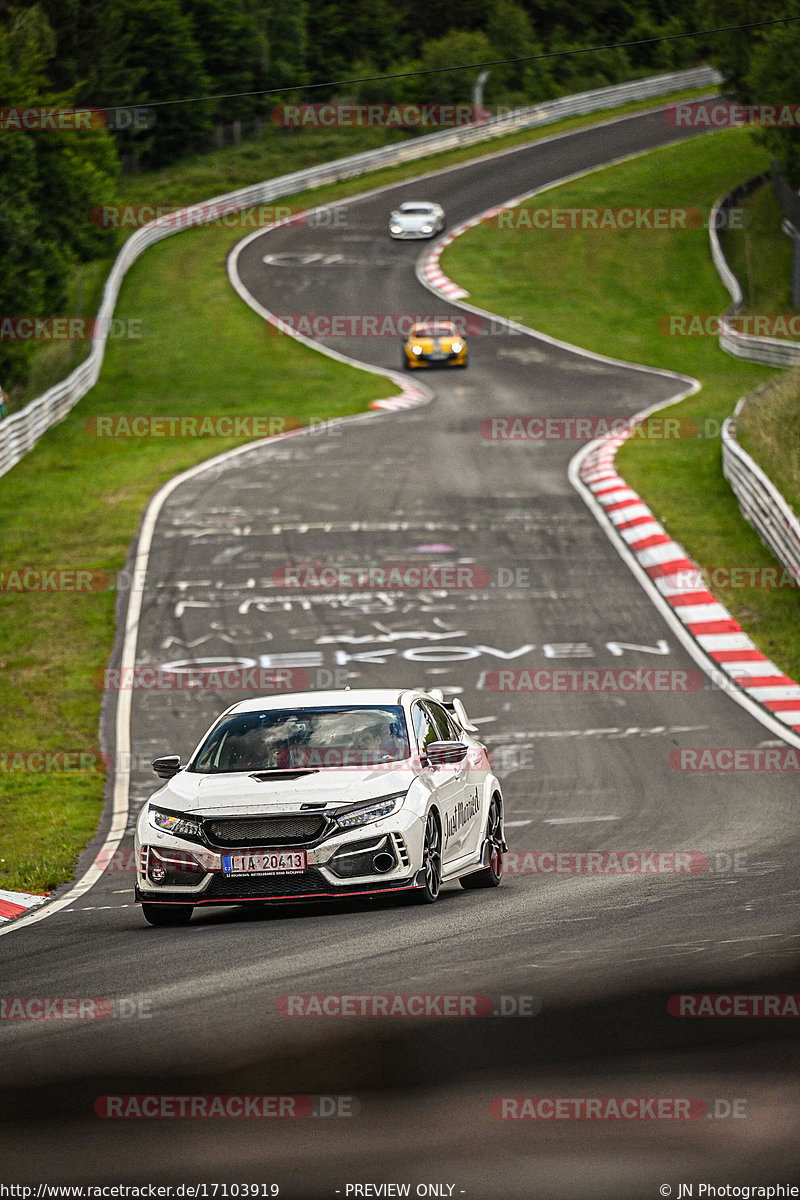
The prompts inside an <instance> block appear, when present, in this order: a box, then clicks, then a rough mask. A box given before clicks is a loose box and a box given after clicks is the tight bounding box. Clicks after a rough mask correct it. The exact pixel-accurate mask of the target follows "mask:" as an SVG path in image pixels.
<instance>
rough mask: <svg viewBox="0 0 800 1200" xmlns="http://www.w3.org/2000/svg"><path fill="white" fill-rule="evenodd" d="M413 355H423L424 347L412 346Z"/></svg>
mask: <svg viewBox="0 0 800 1200" xmlns="http://www.w3.org/2000/svg"><path fill="white" fill-rule="evenodd" d="M411 353H412V354H422V346H412V347H411Z"/></svg>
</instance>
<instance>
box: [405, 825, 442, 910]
mask: <svg viewBox="0 0 800 1200" xmlns="http://www.w3.org/2000/svg"><path fill="white" fill-rule="evenodd" d="M423 872H424V876H423V878H424V882H423V884H422V886H421V887H418V888H415V890H414V891H413V892H412V893H411V898H412V900H413V901H414V903H415V904H435V903H436V900H437V899H438V896H439V891H440V889H441V886H442V830H441V827H440V825H439V818H438V817H437V816H436V813H435V812H433V810H431V812H429V813H428V820H427V821H426V822H425V842H424V845H423V848H422V867H421V871H420V873H421V874H422V873H423Z"/></svg>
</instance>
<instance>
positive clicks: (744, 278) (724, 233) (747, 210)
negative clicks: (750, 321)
mask: <svg viewBox="0 0 800 1200" xmlns="http://www.w3.org/2000/svg"><path fill="white" fill-rule="evenodd" d="M742 182H743V181H742ZM736 207H737V208H738V209H739V210H740V213H736V214H735V217H734V218H733V219H735V221H736V222H737V224H736V225H734V224H731V227H730V228H729V229H723V230H721V231H720V246H721V247H722V252H723V253H724V255H725V257H726V259H727V260H728V265H729V266H730V268H731V270H732V271H733V273H734V275H735V276H736V278H737V279H738V280H739V285H740V287H741V289H742V292H743V294H744V311H745V312H748V313H791V312H794V308H793V305H792V243H791V242H790V241H789V239H788V237H787V236H786V234H785V233H783V232H782V231H781V221H782V220H783V213H782V212H781V208H780V205H779V204H778V201H777V200H776V199H775V193H774V192H773V190H772V187H771V186H770V184H769V183H765V184H764V185H763V186H762V187H760V188H759V189H758V191H757V192H754V193H753V194H752V196H748V197H747V198H746V199H745V200H742V201H741V202H740V204H738V205H737V206H736Z"/></svg>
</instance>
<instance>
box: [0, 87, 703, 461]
mask: <svg viewBox="0 0 800 1200" xmlns="http://www.w3.org/2000/svg"><path fill="white" fill-rule="evenodd" d="M721 80H722V77H721V76H720V74H719V72H718V71H716V70H714V69H713V68H712V67H696V68H694V69H692V70H689V71H676V72H673V73H671V74H667V75H655V76H649V77H648V78H646V79H635V80H632V81H631V82H629V83H621V84H614V85H613V86H611V87H605V88H596V89H595V90H593V91H590V92H580V93H578V94H577V95H573V96H561V97H560V98H559V99H557V100H551V101H548V102H547V103H545V104H536V105H529V106H527V107H525V108H520V109H516V110H515V111H514V112H512V113H510V114H507V115H503V116H499V117H493V118H490V120H488V121H486V122H485V123H484V124H481V125H467V126H463V127H457V128H454V129H448V130H443V131H440V132H438V133H430V134H425V135H424V136H422V137H418V138H413V139H411V140H410V141H407V142H400V143H396V144H394V145H392V146H383V147H381V148H380V149H379V150H366V151H363V152H361V153H359V154H352V155H349V156H348V157H346V158H338V159H334V160H333V161H332V162H328V163H322V164H320V165H319V166H316V167H307V168H305V169H304V170H302V171H293V172H291V173H290V174H288V175H280V176H277V177H276V178H275V179H267V180H264V181H263V182H261V183H256V184H252V185H251V186H250V187H246V188H241V189H240V190H238V191H235V192H228V193H227V194H225V195H223V196H216V197H214V198H213V199H211V200H206V201H203V202H202V203H201V204H197V205H191V206H190V207H189V208H186V209H182V210H180V212H178V213H174V214H172V215H171V216H170V217H167V218H160V219H159V220H156V221H152V222H150V223H149V224H148V225H145V226H143V227H142V228H141V229H137V230H136V232H135V233H133V234H132V235H131V236H130V237H129V238H128V240H127V241H126V242H125V245H124V246H123V247H122V249H121V250H120V252H119V254H118V255H117V258H116V260H115V262H114V265H113V267H112V269H111V272H110V273H109V276H108V278H107V280H106V284H105V288H104V289H103V298H102V301H101V304H100V309H99V312H98V314H97V323H96V324H97V327H98V328H99V330H100V331H101V332H99V333H98V335H97V336H96V337H94V338H93V339H92V347H91V350H90V351H89V354H88V356H87V358H86V360H85V361H84V362H83V363H81V365H80V366H79V367H77V368H76V369H75V370H74V371H73V372H72V373H71V374H70V375H68V376H67V377H66V379H63V380H62V381H61V382H60V383H57V384H56V385H55V386H54V387H51V388H50V389H49V390H48V391H46V392H44V393H43V394H42V395H41V396H37V397H36V399H35V400H31V401H30V403H29V404H27V405H26V406H25V408H23V409H21V410H20V411H19V412H16V413H12V415H11V416H10V417H7V418H6V419H5V420H4V421H0V475H4V474H5V473H6V472H7V471H10V470H11V468H12V467H14V466H15V465H16V464H17V463H18V462H19V461H20V459H21V458H22V457H23V456H24V455H25V454H27V453H28V451H29V450H31V449H32V448H33V447H34V446H35V445H36V442H37V441H38V440H39V438H40V437H41V436H42V434H43V433H45V432H46V431H47V430H48V429H50V428H51V427H52V426H53V425H55V424H57V422H59V421H61V420H63V419H64V417H66V415H67V414H68V413H69V411H70V409H72V408H73V407H74V406H75V405H76V404H77V403H78V401H79V400H80V399H81V398H82V397H83V396H85V395H86V393H87V392H88V391H89V390H90V389H91V388H92V387H93V386H94V384H95V383H96V382H97V379H98V377H99V375H100V369H101V367H102V365H103V357H104V355H105V345H106V333H105V332H104V331H106V330H108V329H109V328H110V323H111V318H112V317H113V315H114V307H115V305H116V302H117V297H118V295H119V289H120V285H121V283H122V280H123V278H124V276H125V273H126V271H127V270H128V268H129V267H130V266H131V265H132V263H134V262H135V261H136V259H137V258H138V257H139V255H140V254H142V253H143V252H144V251H145V250H146V249H147V248H148V247H149V246H152V245H154V244H155V243H156V242H159V241H161V240H162V239H163V238H167V237H170V236H171V235H172V234H174V233H178V232H180V231H181V230H182V229H187V228H197V226H198V225H202V224H205V223H206V222H207V221H211V220H215V219H218V218H219V216H220V215H221V214H224V213H225V212H239V211H241V210H242V209H245V208H250V207H251V206H253V205H258V204H265V203H268V202H270V201H273V200H278V199H280V198H281V197H284V196H291V195H293V194H294V193H295V192H300V191H305V190H306V189H309V188H315V187H320V186H322V185H323V184H327V183H336V182H338V181H339V180H342V179H351V178H353V177H355V176H357V175H363V174H366V173H367V172H369V171H375V170H379V169H380V168H381V167H387V166H395V165H398V164H401V163H405V162H413V161H414V160H415V159H418V158H424V157H425V156H426V155H429V154H438V153H440V152H441V151H444V150H449V149H454V148H456V147H459V146H470V145H473V144H475V143H478V142H482V141H489V140H490V139H492V138H496V137H502V136H503V135H504V134H506V133H510V132H513V131H514V130H515V129H529V128H533V127H535V126H539V125H549V124H552V123H553V122H554V121H558V120H561V119H562V118H564V117H571V116H579V115H581V114H583V113H591V112H600V111H602V110H603V109H610V108H615V107H617V106H619V105H621V104H625V103H629V102H630V101H635V100H646V99H651V98H656V97H658V96H663V95H666V94H668V93H669V92H675V91H681V90H683V89H688V88H699V87H714V86H716V85H717V84H719V83H720V82H721ZM265 228H268V227H267V226H265Z"/></svg>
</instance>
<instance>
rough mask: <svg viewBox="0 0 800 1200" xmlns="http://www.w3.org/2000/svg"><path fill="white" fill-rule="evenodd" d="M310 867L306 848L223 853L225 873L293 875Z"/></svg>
mask: <svg viewBox="0 0 800 1200" xmlns="http://www.w3.org/2000/svg"><path fill="white" fill-rule="evenodd" d="M307 869H308V855H307V854H306V852H305V850H269V851H266V850H254V851H252V852H251V853H247V854H223V856H222V870H223V872H224V874H225V875H291V874H293V873H294V872H297V871H305V870H307Z"/></svg>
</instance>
